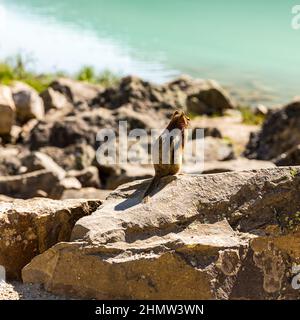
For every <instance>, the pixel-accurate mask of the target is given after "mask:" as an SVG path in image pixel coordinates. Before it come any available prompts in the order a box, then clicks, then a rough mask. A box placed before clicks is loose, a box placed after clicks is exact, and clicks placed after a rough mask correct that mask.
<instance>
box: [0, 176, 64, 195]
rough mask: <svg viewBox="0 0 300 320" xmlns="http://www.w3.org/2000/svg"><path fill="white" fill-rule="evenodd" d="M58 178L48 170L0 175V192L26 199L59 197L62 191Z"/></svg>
mask: <svg viewBox="0 0 300 320" xmlns="http://www.w3.org/2000/svg"><path fill="white" fill-rule="evenodd" d="M63 189H64V188H63V186H62V185H61V184H60V180H59V178H58V177H57V176H56V175H55V174H54V173H53V172H52V171H48V170H38V171H34V172H29V173H24V174H20V175H15V176H7V177H5V176H4V177H1V176H0V194H4V195H7V196H11V197H14V198H21V199H28V198H33V197H36V196H43V197H48V198H53V199H59V198H60V196H61V195H62V193H63Z"/></svg>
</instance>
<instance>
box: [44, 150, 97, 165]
mask: <svg viewBox="0 0 300 320" xmlns="http://www.w3.org/2000/svg"><path fill="white" fill-rule="evenodd" d="M40 151H41V152H43V153H45V154H47V155H48V156H49V157H51V158H52V159H53V160H54V161H55V162H56V163H57V164H58V165H59V166H60V167H62V168H63V169H65V170H66V171H69V170H83V169H84V168H87V167H89V166H90V165H91V164H92V163H93V161H94V159H95V153H96V152H95V150H94V148H92V147H91V146H90V145H87V144H78V145H70V146H68V147H65V148H58V147H51V146H49V147H43V148H41V149H40Z"/></svg>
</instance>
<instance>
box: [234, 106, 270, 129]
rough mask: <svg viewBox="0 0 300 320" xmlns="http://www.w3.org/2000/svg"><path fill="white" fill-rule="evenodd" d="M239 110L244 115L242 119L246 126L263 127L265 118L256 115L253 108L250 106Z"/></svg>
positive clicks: (241, 107)
mask: <svg viewBox="0 0 300 320" xmlns="http://www.w3.org/2000/svg"><path fill="white" fill-rule="evenodd" d="M238 110H239V111H240V112H241V114H242V119H243V123H244V124H249V125H261V124H262V123H263V122H264V120H265V116H264V115H262V114H255V113H254V111H253V108H251V107H249V106H240V107H239V108H238Z"/></svg>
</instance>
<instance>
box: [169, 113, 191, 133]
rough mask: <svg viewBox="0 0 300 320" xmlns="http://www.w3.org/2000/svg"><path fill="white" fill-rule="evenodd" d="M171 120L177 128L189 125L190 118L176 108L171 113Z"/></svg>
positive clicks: (184, 127)
mask: <svg viewBox="0 0 300 320" xmlns="http://www.w3.org/2000/svg"><path fill="white" fill-rule="evenodd" d="M171 122H173V124H174V125H175V127H177V128H179V129H186V128H187V127H188V126H189V123H190V118H189V117H188V116H187V115H186V114H185V113H184V111H181V110H176V111H175V112H174V113H173V115H172V119H171Z"/></svg>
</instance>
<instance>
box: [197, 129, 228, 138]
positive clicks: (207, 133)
mask: <svg viewBox="0 0 300 320" xmlns="http://www.w3.org/2000/svg"><path fill="white" fill-rule="evenodd" d="M198 129H203V130H204V132H203V134H204V137H213V138H221V139H222V138H223V137H222V133H221V131H220V130H219V129H218V128H216V127H203V128H193V132H192V138H193V139H196V132H197V130H198Z"/></svg>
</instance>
